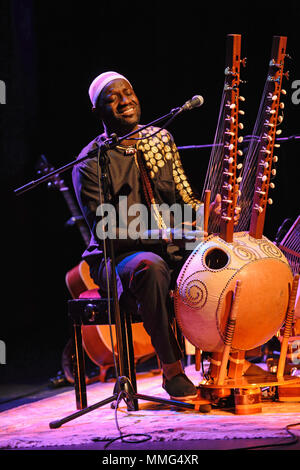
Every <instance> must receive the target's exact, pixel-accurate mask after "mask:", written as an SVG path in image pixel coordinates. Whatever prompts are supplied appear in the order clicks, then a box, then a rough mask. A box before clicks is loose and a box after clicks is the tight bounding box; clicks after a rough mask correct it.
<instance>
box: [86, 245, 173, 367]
mask: <svg viewBox="0 0 300 470" xmlns="http://www.w3.org/2000/svg"><path fill="white" fill-rule="evenodd" d="M116 270H117V275H118V278H119V280H120V281H121V284H122V289H123V292H122V294H121V296H120V305H122V303H123V302H124V303H125V304H126V308H128V307H130V308H135V309H137V311H138V313H139V314H140V315H141V319H142V322H143V325H144V328H145V330H146V331H147V333H148V334H149V336H150V338H151V342H152V345H153V347H154V349H155V350H156V353H157V355H158V357H159V359H160V361H161V362H163V363H166V364H170V363H172V362H175V361H177V360H179V359H181V358H182V351H181V348H180V346H179V344H178V341H177V339H176V336H175V334H174V331H173V329H172V326H171V320H172V312H171V311H170V308H169V306H170V305H169V301H170V299H169V290H170V284H171V272H170V268H169V266H168V265H167V263H166V262H165V261H164V260H163V259H162V258H161V257H160V256H158V255H157V254H155V253H152V252H145V251H140V252H132V253H126V254H123V255H121V256H118V257H117V258H116ZM106 275H107V273H106V268H105V266H104V263H101V264H100V266H99V265H98V266H97V265H92V266H91V276H92V277H93V279H94V281H95V282H96V284H98V285H99V286H100V291H102V292H103V293H105V292H107V290H106V285H107V281H106ZM109 276H110V275H109ZM123 305H124V304H123ZM171 310H172V309H171Z"/></svg>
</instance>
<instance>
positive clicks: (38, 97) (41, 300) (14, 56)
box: [0, 0, 300, 381]
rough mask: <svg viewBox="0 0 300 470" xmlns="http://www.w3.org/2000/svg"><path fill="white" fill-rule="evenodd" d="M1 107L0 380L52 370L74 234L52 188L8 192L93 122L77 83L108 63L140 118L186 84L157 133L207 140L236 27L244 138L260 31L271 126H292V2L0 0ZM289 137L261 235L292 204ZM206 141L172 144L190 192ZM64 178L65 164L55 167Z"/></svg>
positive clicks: (61, 157)
mask: <svg viewBox="0 0 300 470" xmlns="http://www.w3.org/2000/svg"><path fill="white" fill-rule="evenodd" d="M1 10H2V11H1V19H0V21H1V33H2V35H3V41H1V49H0V64H1V72H0V73H1V76H0V79H1V80H3V81H4V82H5V84H6V104H5V105H1V107H0V108H1V109H0V110H1V147H0V148H1V190H2V191H3V195H2V200H1V202H2V204H1V206H2V207H1V209H2V224H1V227H2V234H3V236H2V239H3V242H2V266H3V269H2V273H3V277H2V282H1V284H2V286H3V288H2V295H1V303H2V305H1V324H0V339H1V340H3V341H5V343H6V352H7V358H6V362H7V363H6V365H0V368H1V376H2V381H14V380H19V378H20V379H23V377H27V378H28V380H33V379H35V378H41V377H45V378H47V377H50V376H52V375H53V374H55V373H56V371H57V370H58V369H59V368H60V356H61V351H62V348H63V346H64V344H65V342H66V340H67V338H68V335H69V326H68V321H67V316H66V302H67V299H68V298H70V296H69V293H68V290H67V288H66V285H65V274H66V272H67V271H68V270H69V269H71V268H72V267H73V266H75V265H77V264H78V262H79V261H80V256H81V253H82V251H83V249H84V243H83V241H82V239H81V236H80V234H79V232H78V230H77V229H76V228H70V227H66V226H65V222H66V221H67V220H68V218H69V217H70V213H69V211H68V208H67V206H66V204H65V202H64V200H63V197H62V194H60V193H59V192H58V191H53V190H49V189H48V188H47V185H46V184H43V185H41V186H39V187H37V188H36V189H34V190H32V191H30V192H28V193H26V194H24V195H21V196H18V197H16V196H15V195H14V193H13V190H14V189H15V188H17V187H19V186H21V185H23V184H25V183H27V182H28V181H31V180H32V179H35V178H36V173H35V164H36V161H37V159H38V157H39V156H40V155H41V154H45V155H46V157H47V158H48V160H49V161H50V162H51V163H52V164H53V165H54V166H55V167H60V166H62V165H64V164H65V163H67V162H69V161H71V160H73V159H74V158H75V157H76V155H77V154H78V153H79V151H80V150H81V148H82V147H83V146H85V145H86V144H87V143H88V142H89V141H90V140H91V139H92V138H93V137H94V136H95V135H97V134H98V133H100V128H99V124H98V123H97V122H96V121H95V120H94V118H93V116H92V113H91V110H90V108H91V106H90V102H89V98H88V94H87V90H88V86H89V84H90V82H91V80H92V79H93V78H94V77H95V76H96V75H98V74H99V73H101V72H102V71H106V70H116V71H118V72H120V73H122V74H124V75H125V76H127V77H128V79H129V80H130V81H131V82H132V84H133V85H134V88H135V90H136V93H137V95H138V96H139V98H140V101H141V104H142V122H143V123H147V122H149V121H151V120H153V119H155V118H157V117H159V116H161V115H163V114H166V113H167V112H168V111H169V110H170V109H171V108H173V107H175V106H179V105H181V104H183V103H184V102H185V101H186V100H187V99H189V98H191V97H192V96H193V95H194V94H202V95H203V96H204V99H205V104H204V106H203V107H202V108H200V109H197V110H193V111H192V112H190V113H184V114H183V115H181V116H180V117H178V119H177V120H176V121H175V122H173V124H172V125H171V127H170V128H169V130H170V131H171V132H172V134H173V135H174V137H175V141H176V143H177V145H178V146H184V145H192V144H195V145H196V144H197V145H199V144H208V143H212V142H213V138H214V133H215V129H216V123H217V117H218V110H219V104H220V97H221V93H222V86H223V80H224V75H223V72H224V61H225V39H226V35H227V34H229V33H239V34H242V56H246V57H247V67H246V68H245V70H244V71H243V77H242V78H243V79H244V80H247V83H246V84H244V85H243V88H242V94H243V95H244V96H245V97H246V99H247V100H246V102H245V105H244V106H243V109H244V110H245V111H246V115H245V119H244V125H245V130H244V135H246V134H250V133H251V131H252V127H253V125H254V122H255V118H256V113H257V110H258V106H259V102H260V98H261V93H262V90H263V86H264V82H265V79H266V73H267V67H268V60H269V55H270V49H271V41H272V36H273V35H287V36H288V48H287V50H288V53H289V54H290V55H291V57H292V60H289V61H287V68H288V69H289V70H290V80H289V81H286V82H285V84H284V87H285V88H286V90H287V96H286V98H285V116H286V118H285V120H284V124H283V129H284V133H283V136H291V135H299V134H300V129H299V113H300V105H298V106H297V105H296V104H293V103H292V93H293V91H294V90H292V87H291V85H292V83H293V81H294V80H297V79H300V70H299V61H300V58H299V54H300V45H299V39H298V32H297V31H298V22H299V14H300V7H299V3H298V2H297V1H296V0H295V1H286V2H284V4H280V3H278V2H274V3H272V2H257V3H255V2H239V3H234V4H231V2H223V4H222V5H220V2H207V3H204V2H169V1H165V2H162V1H160V2H159V1H151V2H145V3H143V2H135V1H131V2H130V1H127V2H126V1H123V2H117V1H114V2H112V1H104V0H102V1H101V2H92V1H86V2H70V1H64V2H58V1H51V2H50V1H48V0H45V1H43V2H41V1H36V2H35V1H33V0H2V2H1ZM299 150H300V143H299V141H291V142H289V143H286V144H284V145H282V147H281V149H280V152H279V157H280V160H279V164H278V166H277V168H278V176H277V177H276V180H275V183H276V189H275V190H273V192H272V197H273V199H274V204H273V206H269V208H268V213H267V220H266V225H265V235H266V236H268V237H269V238H270V239H273V238H274V236H275V234H276V232H277V229H278V227H279V225H280V224H281V222H282V221H283V220H284V219H285V218H288V217H290V218H295V217H296V216H297V215H298V213H299V205H298V187H297V183H298V175H297V160H296V158H297V157H298V154H299ZM208 158H209V151H208V150H198V151H184V152H182V159H183V162H184V166H185V169H186V172H187V174H188V176H189V178H190V180H191V182H192V184H193V185H194V186H195V187H196V188H198V189H199V190H200V191H201V187H202V183H203V178H204V175H205V171H206V166H207V162H208ZM63 177H64V179H65V182H66V184H67V185H70V184H71V182H70V173H66V174H64V175H63Z"/></svg>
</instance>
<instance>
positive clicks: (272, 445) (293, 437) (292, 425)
mask: <svg viewBox="0 0 300 470" xmlns="http://www.w3.org/2000/svg"><path fill="white" fill-rule="evenodd" d="M295 426H300V423H294V424H288V425H287V426H286V427H285V428H284V429H285V431H286V432H287V433H288V434H290V436H292V439H289V440H288V441H286V442H280V443H274V444H262V445H257V446H250V447H237V448H234V449H230V450H255V449H263V448H266V447H277V446H290V445H292V444H296V443H297V442H298V441H299V438H298V436H296V435H295V434H294V433H292V432H291V431H290V430H289V428H292V427H295Z"/></svg>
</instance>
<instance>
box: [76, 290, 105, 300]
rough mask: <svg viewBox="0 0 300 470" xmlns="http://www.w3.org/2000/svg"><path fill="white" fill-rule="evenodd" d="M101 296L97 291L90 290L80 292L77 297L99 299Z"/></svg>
mask: <svg viewBox="0 0 300 470" xmlns="http://www.w3.org/2000/svg"><path fill="white" fill-rule="evenodd" d="M100 298H101V296H100V294H99V290H98V289H90V290H85V291H84V292H81V294H80V295H79V299H100Z"/></svg>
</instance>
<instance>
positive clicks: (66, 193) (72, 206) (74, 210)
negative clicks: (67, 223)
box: [60, 186, 90, 246]
mask: <svg viewBox="0 0 300 470" xmlns="http://www.w3.org/2000/svg"><path fill="white" fill-rule="evenodd" d="M60 191H61V193H62V195H63V197H64V199H65V201H66V203H67V206H68V208H69V210H70V212H71V214H72V216H73V217H74V219H75V223H76V225H77V227H78V229H79V231H80V233H81V235H82V238H83V240H84V242H85V245H86V246H88V244H89V241H90V233H89V230H88V229H87V227H86V225H85V224H84V223H82V214H81V212H80V210H79V209H78V206H77V204H76V202H75V200H74V198H73V196H72V194H71V192H70V190H69V188H68V187H67V186H64V187H62V188H60Z"/></svg>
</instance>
